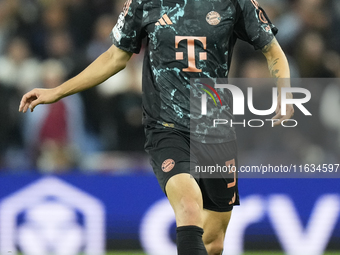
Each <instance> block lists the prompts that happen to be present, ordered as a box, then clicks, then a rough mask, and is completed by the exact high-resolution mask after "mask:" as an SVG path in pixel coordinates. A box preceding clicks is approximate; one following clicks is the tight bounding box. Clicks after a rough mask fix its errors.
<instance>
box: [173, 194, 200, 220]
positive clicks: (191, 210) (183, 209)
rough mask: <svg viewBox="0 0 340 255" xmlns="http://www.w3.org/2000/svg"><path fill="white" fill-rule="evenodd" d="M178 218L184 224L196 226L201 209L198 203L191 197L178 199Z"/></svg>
mask: <svg viewBox="0 0 340 255" xmlns="http://www.w3.org/2000/svg"><path fill="white" fill-rule="evenodd" d="M178 216H179V217H181V218H182V221H185V222H184V224H188V225H190V224H194V225H195V224H197V222H199V221H201V218H202V208H201V206H200V204H199V201H196V199H194V198H191V197H183V198H181V199H180V203H179V206H178Z"/></svg>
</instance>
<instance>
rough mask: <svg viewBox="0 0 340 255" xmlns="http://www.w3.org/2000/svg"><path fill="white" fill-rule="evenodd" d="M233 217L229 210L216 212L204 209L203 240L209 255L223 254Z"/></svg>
mask: <svg viewBox="0 0 340 255" xmlns="http://www.w3.org/2000/svg"><path fill="white" fill-rule="evenodd" d="M230 217H231V211H229V212H214V211H210V210H206V209H204V212H203V229H204V234H203V242H204V245H205V248H206V249H207V252H208V254H209V255H221V254H222V251H223V244H224V237H225V233H226V230H227V227H228V223H229V220H230Z"/></svg>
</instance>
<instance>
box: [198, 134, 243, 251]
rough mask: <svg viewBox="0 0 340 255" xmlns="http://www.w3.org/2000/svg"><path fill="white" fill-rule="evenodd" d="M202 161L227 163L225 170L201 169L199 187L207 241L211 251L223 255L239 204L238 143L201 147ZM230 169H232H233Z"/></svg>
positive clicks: (204, 162) (202, 163)
mask: <svg viewBox="0 0 340 255" xmlns="http://www.w3.org/2000/svg"><path fill="white" fill-rule="evenodd" d="M198 150H199V151H200V152H199V154H198V155H199V161H200V162H199V164H201V165H203V166H220V168H219V169H222V167H223V166H224V167H226V168H225V169H227V170H226V171H225V172H223V171H220V172H219V171H217V169H218V168H216V171H215V172H214V173H201V174H200V179H199V187H200V189H201V192H202V197H203V208H204V211H203V228H204V235H203V241H204V244H205V246H206V249H207V251H208V254H209V255H220V254H222V251H223V244H224V238H225V233H226V230H227V226H228V223H229V220H230V217H231V211H232V209H233V206H234V205H238V204H239V197H238V185H237V178H236V170H237V145H236V142H235V141H231V142H228V143H224V144H223V143H222V144H207V145H200V146H199V147H198ZM229 169H230V170H229Z"/></svg>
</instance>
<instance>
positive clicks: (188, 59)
mask: <svg viewBox="0 0 340 255" xmlns="http://www.w3.org/2000/svg"><path fill="white" fill-rule="evenodd" d="M235 19H236V13H235V7H234V4H233V3H232V1H230V0H152V1H147V2H146V3H145V4H144V6H143V21H144V22H143V23H144V24H145V27H144V29H145V31H146V33H147V36H148V43H149V51H150V52H151V55H150V59H151V61H156V62H157V63H154V64H155V65H157V66H158V67H159V68H160V69H162V68H176V70H177V71H179V72H186V73H190V75H189V76H194V77H195V76H196V77H197V75H195V74H194V73H196V74H198V76H199V77H202V75H203V76H204V77H207V76H208V77H209V76H215V77H214V78H216V75H218V76H225V75H226V72H227V71H228V66H223V65H227V63H226V62H227V59H228V55H229V54H230V53H229V51H230V47H232V45H231V44H232V42H231V38H232V36H233V34H232V33H233V26H234V23H235ZM154 56H157V57H154ZM199 73H202V74H201V75H199Z"/></svg>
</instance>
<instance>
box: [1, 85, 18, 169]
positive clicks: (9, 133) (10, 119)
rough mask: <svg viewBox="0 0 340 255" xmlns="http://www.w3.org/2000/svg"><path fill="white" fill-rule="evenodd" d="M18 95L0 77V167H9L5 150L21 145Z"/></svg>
mask: <svg viewBox="0 0 340 255" xmlns="http://www.w3.org/2000/svg"><path fill="white" fill-rule="evenodd" d="M20 96H21V93H20V94H19V93H18V92H17V90H16V89H15V88H14V87H9V86H4V85H3V84H2V83H1V79H0V109H1V111H0V120H1V124H0V169H2V168H6V167H9V164H8V162H7V158H6V157H7V155H6V154H7V152H8V151H9V150H13V149H16V148H20V147H21V146H22V137H21V133H20V119H19V118H18V117H19V116H18V107H17V104H18V102H19V101H20ZM17 160H19V159H18V158H17Z"/></svg>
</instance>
